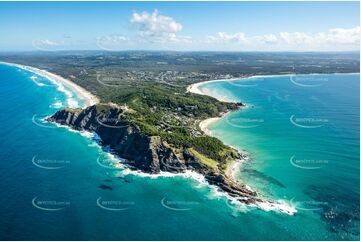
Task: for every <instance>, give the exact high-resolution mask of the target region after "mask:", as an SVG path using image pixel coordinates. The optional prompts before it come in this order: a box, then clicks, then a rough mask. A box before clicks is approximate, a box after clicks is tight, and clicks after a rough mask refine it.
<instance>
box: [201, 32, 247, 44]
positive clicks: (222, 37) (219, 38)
mask: <svg viewBox="0 0 361 242" xmlns="http://www.w3.org/2000/svg"><path fill="white" fill-rule="evenodd" d="M246 41H247V39H246V36H245V34H244V33H241V32H239V33H235V34H227V33H225V32H218V33H217V34H216V35H215V36H207V42H208V43H230V42H231V43H242V42H246Z"/></svg>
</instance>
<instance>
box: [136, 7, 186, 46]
mask: <svg viewBox="0 0 361 242" xmlns="http://www.w3.org/2000/svg"><path fill="white" fill-rule="evenodd" d="M130 23H131V24H133V25H134V26H136V27H137V28H138V30H139V34H140V35H141V36H142V37H145V38H147V39H146V40H148V41H151V42H158V43H165V42H185V43H190V42H191V37H189V36H181V35H178V34H177V33H178V32H180V31H181V30H182V28H183V26H182V25H181V24H180V23H177V22H176V21H175V20H174V19H173V18H171V17H168V16H164V15H160V14H159V12H158V11H157V10H154V11H153V13H148V12H142V13H133V14H132V16H131V18H130Z"/></svg>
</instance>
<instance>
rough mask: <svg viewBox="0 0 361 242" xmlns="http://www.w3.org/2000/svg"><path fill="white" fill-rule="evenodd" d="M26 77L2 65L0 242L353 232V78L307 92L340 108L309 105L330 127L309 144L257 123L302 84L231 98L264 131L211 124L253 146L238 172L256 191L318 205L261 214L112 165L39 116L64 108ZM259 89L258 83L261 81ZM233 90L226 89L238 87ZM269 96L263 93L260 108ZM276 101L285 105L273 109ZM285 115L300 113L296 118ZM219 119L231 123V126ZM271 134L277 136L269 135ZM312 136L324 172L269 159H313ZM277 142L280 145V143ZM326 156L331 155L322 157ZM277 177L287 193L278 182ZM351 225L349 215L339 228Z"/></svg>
mask: <svg viewBox="0 0 361 242" xmlns="http://www.w3.org/2000/svg"><path fill="white" fill-rule="evenodd" d="M32 76H34V74H32V73H30V72H27V71H24V70H20V69H18V68H15V67H9V66H5V65H0V106H1V113H2V115H1V117H0V124H1V127H2V128H1V129H0V140H1V142H0V150H1V152H0V174H1V178H2V179H1V180H2V181H1V183H0V199H1V206H0V215H1V216H0V239H2V240H4V239H5V240H55V239H56V240H310V239H319V240H326V239H357V238H359V233H358V232H357V231H356V230H355V226H356V225H357V223H356V222H355V221H356V219H358V216H359V215H358V214H359V207H358V196H359V192H358V191H359V175H358V174H359V163H358V162H359V151H358V145H359V139H358V138H355V137H356V136H358V135H359V129H358V128H355V126H356V125H358V124H359V112H358V100H359V93H358V88H359V76H358V75H347V76H342V77H344V78H345V79H344V80H346V81H347V85H346V84H345V83H346V81H345V82H342V83H340V84H337V85H336V86H335V87H334V88H332V87H328V88H329V89H324V90H323V91H321V92H323V94H324V95H327V96H328V99H322V98H320V97H319V99H317V96H315V97H316V99H315V98H313V99H315V102H316V103H317V104H319V106H320V107H322V108H321V109H322V110H327V109H330V108H331V109H332V110H339V111H338V112H337V113H338V114H337V115H336V116H332V117H329V116H328V115H327V112H325V113H320V112H321V111H317V114H318V115H319V116H322V117H323V118H326V117H327V118H328V119H329V122H328V124H330V126H331V127H332V128H329V127H328V126H326V125H324V126H325V127H323V128H325V130H323V131H320V132H321V133H320V134H318V135H317V136H315V135H311V137H314V138H315V140H312V141H310V142H304V141H305V139H301V140H297V139H296V138H295V137H293V136H292V137H293V138H290V137H289V136H290V135H288V136H287V137H288V138H286V136H285V132H283V133H282V132H281V131H280V129H279V128H273V127H269V126H268V128H266V127H267V126H266V123H267V122H268V118H276V117H275V116H267V115H272V114H271V113H272V110H273V109H271V108H272V107H271V106H272V105H275V106H274V107H273V108H274V110H273V112H275V113H277V112H278V114H279V117H278V120H283V118H285V119H287V120H289V117H288V115H289V114H290V113H292V114H293V113H294V112H295V110H297V109H296V108H297V107H298V108H300V110H304V109H306V107H305V103H303V98H302V95H301V94H300V92H299V91H294V90H293V91H292V88H290V87H288V86H287V85H286V86H284V85H283V84H282V82H280V83H278V82H276V81H274V82H270V83H268V84H267V85H269V86H265V87H262V88H264V90H265V93H262V92H260V93H258V92H257V93H256V92H249V93H248V90H251V89H249V88H248V89H245V90H247V92H245V91H243V89H242V91H239V92H238V91H235V92H234V93H233V94H234V95H235V96H237V97H239V98H240V99H242V100H246V102H249V103H252V104H253V105H254V106H255V107H254V108H253V109H251V108H250V109H247V110H244V115H250V116H245V117H248V119H250V117H253V119H254V120H253V122H257V121H256V120H255V119H257V118H258V119H261V116H260V114H261V113H262V114H267V115H263V116H262V117H263V119H264V122H263V124H264V125H262V126H259V127H261V128H262V129H264V130H263V131H262V132H256V128H255V129H253V128H252V129H242V132H240V131H239V130H240V129H234V130H233V131H232V127H233V128H235V127H234V126H232V125H229V122H228V126H227V125H225V124H224V122H223V121H221V122H219V123H218V124H216V126H215V127H214V130H213V128H212V130H213V131H214V132H215V134H216V135H217V132H219V131H220V130H221V129H220V127H221V126H222V125H225V126H224V127H223V128H224V132H221V134H219V135H220V136H222V139H224V140H225V142H228V143H232V144H233V145H234V146H240V148H244V149H247V150H248V151H249V152H250V153H251V154H250V155H251V157H252V160H253V161H254V162H251V163H250V164H249V165H247V166H245V167H244V169H248V171H247V172H242V173H241V174H242V175H240V178H241V179H248V180H249V184H250V185H252V186H253V185H254V188H256V189H260V190H261V191H262V190H263V189H264V193H265V195H266V196H270V197H277V199H284V200H286V201H288V202H290V201H291V200H292V198H294V200H293V202H295V201H300V199H301V200H302V201H306V200H307V201H311V200H312V201H318V202H319V203H317V204H316V208H318V206H325V208H324V207H322V209H317V210H312V211H308V210H299V212H298V213H297V214H296V215H294V216H289V215H285V214H281V213H276V212H265V211H263V210H259V209H251V208H247V209H244V208H242V209H238V208H236V207H234V206H233V205H230V204H229V203H227V200H226V199H225V198H223V197H220V196H218V195H217V193H215V192H214V190H213V189H211V188H209V187H208V186H206V185H204V184H200V183H199V182H197V181H195V180H192V179H188V178H184V177H158V178H154V177H153V178H150V177H141V176H138V175H134V174H127V173H125V172H124V170H123V169H115V168H114V165H113V163H112V162H111V161H109V160H108V159H107V157H108V156H107V155H106V154H105V153H104V152H103V151H102V150H101V148H99V147H98V146H97V144H96V142H95V141H94V140H92V139H90V138H89V137H88V136H89V135H86V134H80V133H78V132H71V131H69V130H68V129H66V128H63V127H56V126H55V125H53V124H48V123H44V122H42V120H41V119H42V118H43V117H45V116H47V115H50V114H52V113H54V112H55V111H56V110H57V109H59V108H61V107H66V106H67V97H66V96H65V95H64V94H63V93H62V92H59V90H58V88H57V87H55V86H53V85H52V84H51V82H49V81H48V80H46V79H43V78H41V77H40V76H38V77H37V78H36V79H34V77H33V78H31V77H32ZM265 82H266V81H265ZM39 83H42V84H45V85H41V84H40V85H39ZM330 83H331V81H330ZM227 85H230V84H227V83H223V84H222V88H224V90H226V89H227V88H229V87H227ZM274 85H275V86H274ZM257 86H258V87H259V88H261V85H257ZM232 87H233V88H229V90H231V91H232V90H236V89H237V88H239V87H236V88H234V85H233V86H232ZM341 87H342V88H344V89H342V88H341ZM345 89H346V90H345ZM229 90H228V91H229ZM237 90H238V89H237ZM274 90H278V91H277V92H275V91H274ZM220 91H222V89H220ZM287 95H289V96H288V97H289V99H290V100H292V102H290V103H291V104H292V105H293V104H294V103H295V106H292V105H291V106H292V107H288V108H290V109H291V110H292V111H290V112H289V113H286V111H285V110H286V109H287V105H286V104H284V103H283V100H284V98H287V97H286V96H287ZM294 95H296V96H297V95H301V97H295V96H294ZM266 96H267V97H268V96H270V101H269V104H267V105H266V102H267V100H268V99H266ZM277 97H280V99H278V98H277ZM257 100H258V101H259V102H258V101H257ZM317 100H318V101H317ZM356 101H357V102H356ZM54 104H56V105H54ZM81 104H82V103H81V101H79V105H81ZM270 105H271V106H270ZM278 105H279V106H280V107H282V108H281V109H278ZM307 105H310V106H307V108H308V109H309V112H310V113H312V111H313V110H314V109H313V107H315V106H316V105H315V103H312V102H311V101H309V104H307ZM295 107H296V108H295ZM284 108H285V109H284ZM338 108H339V109H338ZM321 109H320V110H321ZM252 110H254V111H256V110H259V113H252ZM277 110H278V111H277ZM257 112H258V111H257ZM294 114H295V115H299V116H297V117H302V114H303V113H302V112H295V113H294ZM328 114H330V113H328ZM332 114H335V113H332ZM232 115H239V114H238V113H235V114H232ZM242 115H243V114H242ZM252 115H253V116H252ZM282 115H283V116H282ZM235 117H236V116H235ZM297 117H296V118H297ZM228 120H231V124H232V121H235V120H236V121H237V119H232V118H231V119H228ZM280 122H281V121H280ZM284 125H285V124H284ZM230 126H231V127H230ZM292 128H294V132H296V133H297V132H298V133H299V135H300V136H301V135H303V134H306V133H307V132H308V131H309V130H305V129H302V128H301V129H299V130H296V128H297V127H296V126H292V127H288V132H290V130H291V129H292ZM321 129H322V128H320V129H318V130H321ZM236 130H238V131H236ZM334 131H335V132H334ZM336 131H337V132H336ZM254 132H255V133H254ZM292 132H293V131H292ZM277 134H278V138H275V136H274V135H277ZM329 136H337V139H338V140H340V142H335V141H334V140H331V139H330V140H328V138H329ZM307 137H308V138H310V137H309V136H307ZM317 139H318V140H319V141H320V142H321V143H322V145H320V147H329V148H328V149H327V150H326V151H324V150H322V151H323V153H325V154H327V157H329V158H328V160H329V161H328V163H327V164H323V166H322V169H317V170H313V171H309V172H310V173H308V175H305V173H306V172H308V171H304V170H303V169H298V168H296V167H293V166H291V167H285V166H286V165H285V164H281V163H279V162H278V163H277V160H279V157H278V155H281V154H282V156H283V155H284V156H285V157H286V156H287V157H288V156H289V155H290V154H291V153H292V154H294V155H295V156H296V158H297V159H300V158H308V159H311V158H310V156H312V155H309V156H307V155H306V153H302V152H304V151H305V147H307V151H308V152H309V151H310V150H311V151H314V152H315V154H316V153H317V152H316V151H317V150H320V148H319V146H317V147H316V146H315V143H314V142H316V141H317ZM232 140H233V141H234V142H233V141H232ZM269 140H271V141H272V142H269ZM243 141H244V142H243ZM280 144H283V145H282V147H280V146H279V145H280ZM295 144H297V145H300V146H299V149H298V150H297V152H296V151H294V152H291V153H290V154H289V153H287V152H286V151H285V150H287V146H288V145H292V146H293V145H295ZM281 148H282V149H281ZM283 148H284V149H283ZM280 149H281V151H279V150H280ZM321 153H322V152H321ZM286 154H287V155H286ZM307 154H311V153H307ZM312 154H313V153H312ZM333 157H336V158H337V159H336V158H335V159H331V158H333ZM319 159H325V158H324V157H323V156H322V157H321V158H319ZM97 161H98V162H97ZM260 161H262V162H260ZM287 162H288V161H287ZM287 162H285V163H287ZM99 163H100V164H99ZM287 164H289V162H288V163H287ZM301 165H305V163H302V164H301ZM306 165H309V164H306ZM311 165H313V164H311ZM107 166H109V167H110V168H106V167H107ZM288 166H289V165H288ZM293 168H294V169H293ZM257 172H258V173H257ZM303 172H305V173H303ZM310 174H311V175H310ZM330 178H332V179H330ZM279 183H281V184H283V186H284V188H280V185H279ZM263 184H271V185H263ZM277 184H278V185H277ZM321 201H322V202H323V203H321ZM290 203H291V202H290ZM303 205H304V204H303ZM307 205H309V204H306V206H307ZM309 206H315V204H311V205H309ZM336 206H337V209H338V214H341V215H337V217H336V219H335V220H329V219H325V218H324V216H325V215H324V214H325V212H327V211H328V210H329V209H330V207H332V208H334V207H336ZM311 208H315V207H311ZM327 209H328V210H327ZM348 220H351V222H349V223H348Z"/></svg>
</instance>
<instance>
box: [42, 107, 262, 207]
mask: <svg viewBox="0 0 361 242" xmlns="http://www.w3.org/2000/svg"><path fill="white" fill-rule="evenodd" d="M122 112H123V110H122V109H121V108H117V107H111V108H109V109H106V111H104V110H98V108H97V106H90V107H87V108H85V109H83V110H81V109H63V110H60V111H58V112H56V113H55V114H54V115H53V116H51V117H49V118H48V119H47V121H50V122H56V123H59V124H62V125H67V126H69V127H71V128H73V129H75V130H86V131H90V132H95V133H96V134H97V135H98V136H99V137H100V139H101V144H102V145H107V146H109V147H110V148H111V149H112V151H113V152H114V153H116V154H117V155H119V156H120V157H122V158H124V159H126V163H127V164H128V165H129V166H131V167H133V168H136V169H139V170H141V171H143V172H147V173H152V174H157V173H159V172H160V171H167V172H173V173H180V172H184V171H186V170H193V171H196V172H198V173H200V174H202V175H204V177H205V178H206V180H207V181H208V182H209V183H210V184H211V185H215V186H217V187H218V188H219V189H221V190H223V191H224V192H226V193H228V194H229V195H230V196H233V197H240V201H242V202H244V203H254V202H256V201H260V199H259V198H258V197H257V194H256V193H255V192H253V191H251V190H249V189H248V188H247V187H246V186H245V185H243V184H240V183H238V182H236V181H234V180H233V179H231V178H229V177H227V176H226V175H225V174H223V173H221V172H219V171H217V170H215V169H212V168H210V167H208V166H206V165H204V164H202V163H201V162H200V161H199V160H198V159H197V158H196V157H195V156H194V155H193V154H192V153H191V152H189V150H188V149H185V148H184V149H180V151H177V153H176V152H175V151H174V150H173V149H172V148H171V146H170V145H169V144H168V143H167V142H165V141H163V140H162V139H161V137H159V136H148V135H146V134H143V133H142V132H141V131H140V129H139V128H138V127H137V126H136V125H133V124H132V123H130V122H129V121H128V120H126V119H124V118H122V115H121V114H122Z"/></svg>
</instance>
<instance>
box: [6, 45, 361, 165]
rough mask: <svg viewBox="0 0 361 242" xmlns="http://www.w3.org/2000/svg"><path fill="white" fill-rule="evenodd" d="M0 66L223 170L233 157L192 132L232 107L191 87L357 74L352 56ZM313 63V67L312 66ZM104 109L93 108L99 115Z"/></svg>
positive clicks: (141, 58)
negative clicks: (58, 81) (43, 76)
mask: <svg viewBox="0 0 361 242" xmlns="http://www.w3.org/2000/svg"><path fill="white" fill-rule="evenodd" d="M0 60H1V61H7V62H14V63H19V64H24V65H29V66H34V67H37V68H40V69H45V70H48V71H50V72H53V73H56V74H58V75H61V76H63V77H65V78H67V79H69V80H71V81H73V82H75V83H77V84H78V85H80V86H82V87H84V88H85V89H87V90H89V91H90V92H92V93H93V94H95V95H97V96H98V97H99V98H100V99H101V101H102V103H108V102H112V103H116V104H118V105H121V106H123V107H126V109H127V111H126V112H124V113H123V114H121V115H120V117H119V118H120V119H125V120H127V121H129V122H130V123H132V124H134V125H136V126H137V127H139V128H140V130H141V131H142V132H144V133H145V134H147V135H150V136H160V137H161V138H162V139H163V140H165V141H167V142H168V143H169V144H170V145H171V146H172V147H173V148H174V149H175V150H177V149H181V148H185V149H189V151H190V152H192V153H193V154H194V155H195V156H197V157H198V158H199V159H200V160H201V162H203V163H204V164H206V165H207V166H210V167H213V168H215V167H217V168H218V169H219V170H221V171H224V170H225V169H226V167H227V164H228V163H229V162H230V161H231V160H232V159H234V158H237V153H236V152H235V151H234V150H233V149H231V148H230V147H228V146H226V145H224V144H223V143H222V142H221V141H219V140H218V139H216V138H213V137H209V136H206V135H205V134H204V133H203V132H201V131H200V130H199V128H198V127H197V123H198V122H199V121H200V120H203V119H206V118H209V117H214V116H218V115H220V114H221V113H223V112H226V111H227V110H235V109H237V108H238V107H239V105H240V104H235V103H225V102H220V101H217V100H216V99H214V98H211V97H207V96H201V95H195V94H191V93H186V87H187V86H188V85H190V84H192V83H195V82H197V81H204V80H212V79H224V78H232V77H233V78H234V77H244V76H248V75H267V74H285V73H332V72H359V65H360V61H359V55H358V53H357V52H347V53H346V52H345V53H290V52H289V53H222V52H184V53H181V52H142V51H133V52H101V51H88V52H87V51H82V52H54V53H45V52H38V53H13V54H12V53H0ZM320 63H321V64H320ZM108 108H109V106H108V105H97V109H98V111H100V112H102V111H106V110H107V109H108Z"/></svg>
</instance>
